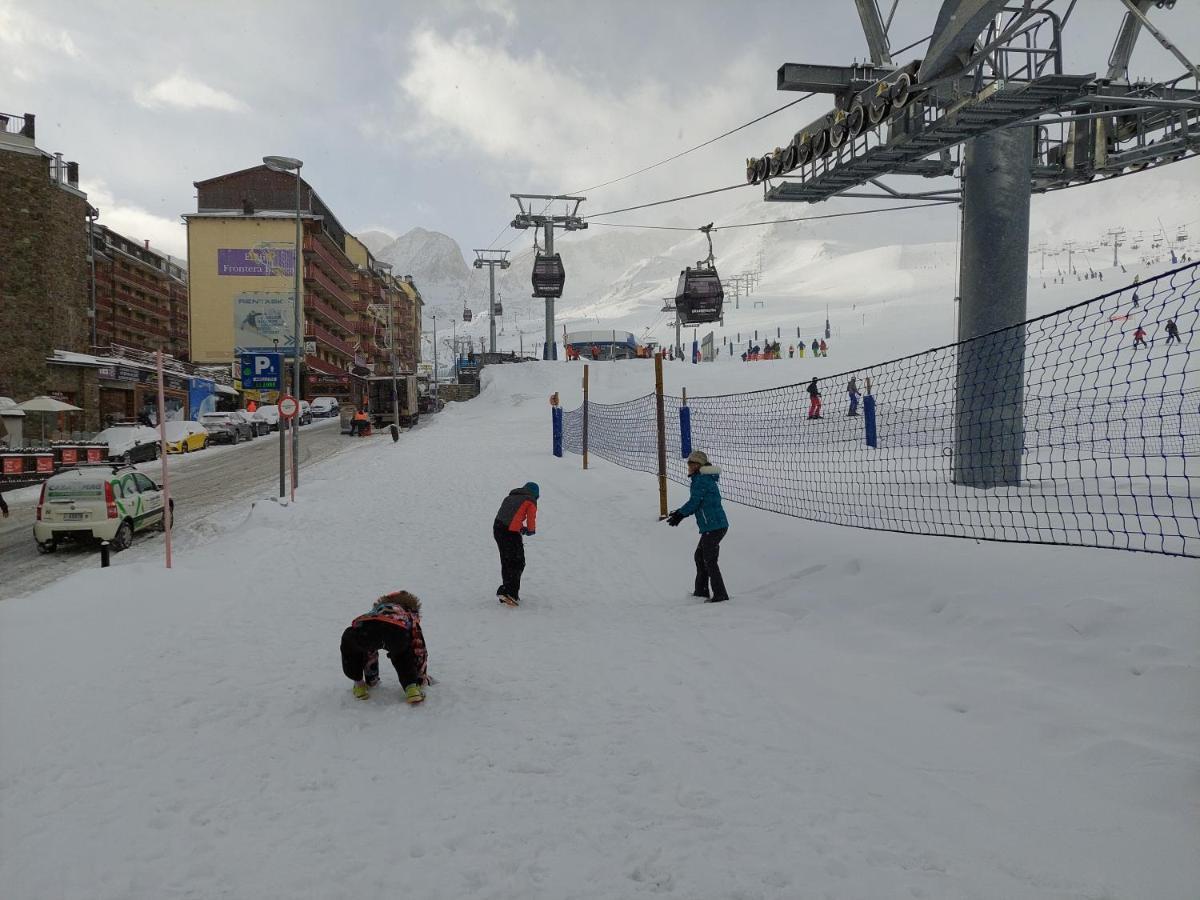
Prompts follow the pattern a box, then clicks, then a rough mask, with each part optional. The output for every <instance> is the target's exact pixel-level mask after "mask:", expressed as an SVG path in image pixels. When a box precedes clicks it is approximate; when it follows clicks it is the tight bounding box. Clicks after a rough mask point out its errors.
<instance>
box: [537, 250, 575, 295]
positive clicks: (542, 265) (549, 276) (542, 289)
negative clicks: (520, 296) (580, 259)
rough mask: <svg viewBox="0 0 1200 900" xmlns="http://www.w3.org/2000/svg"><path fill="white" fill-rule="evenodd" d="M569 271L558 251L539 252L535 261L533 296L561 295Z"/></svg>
mask: <svg viewBox="0 0 1200 900" xmlns="http://www.w3.org/2000/svg"><path fill="white" fill-rule="evenodd" d="M566 280H567V273H566V272H565V271H564V270H563V264H562V257H561V256H559V255H558V254H557V253H553V254H551V255H549V256H547V255H546V254H544V253H539V254H538V255H537V257H536V258H535V259H534V261H533V296H535V297H561V296H562V292H563V285H564V284H565V283H566Z"/></svg>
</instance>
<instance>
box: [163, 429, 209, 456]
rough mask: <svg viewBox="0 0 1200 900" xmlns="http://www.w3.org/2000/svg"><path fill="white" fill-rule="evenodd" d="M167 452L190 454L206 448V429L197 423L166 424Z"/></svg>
mask: <svg viewBox="0 0 1200 900" xmlns="http://www.w3.org/2000/svg"><path fill="white" fill-rule="evenodd" d="M166 431H167V452H168V453H190V452H192V451H193V450H203V449H204V448H205V447H207V446H208V429H207V428H205V427H204V426H203V425H201V424H200V423H199V422H168V423H167V428H166Z"/></svg>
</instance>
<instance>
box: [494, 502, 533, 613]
mask: <svg viewBox="0 0 1200 900" xmlns="http://www.w3.org/2000/svg"><path fill="white" fill-rule="evenodd" d="M492 536H493V537H495V538H496V546H497V547H498V548H499V549H500V579H501V581H502V584H501V585H500V587H498V588H497V589H496V596H497V597H498V596H500V595H501V594H503V595H505V596H506V597H512V598H513V599H514V600H520V599H521V573H522V572H524V571H525V542H524V541H522V540H521V535H520V533H519V532H516V531H509V530H508V529H507V528H506V527H505V526H504V523H503V522H501V521H499V520H497V521H496V522H495V523H494V524H493V525H492Z"/></svg>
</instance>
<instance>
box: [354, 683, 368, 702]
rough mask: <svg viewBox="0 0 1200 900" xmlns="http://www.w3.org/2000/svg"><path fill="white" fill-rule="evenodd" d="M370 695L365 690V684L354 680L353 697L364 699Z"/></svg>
mask: <svg viewBox="0 0 1200 900" xmlns="http://www.w3.org/2000/svg"><path fill="white" fill-rule="evenodd" d="M369 696H371V695H370V693H369V692H368V691H367V686H366V684H364V683H363V682H361V681H356V682H354V699H355V700H366V699H367V698H368V697H369Z"/></svg>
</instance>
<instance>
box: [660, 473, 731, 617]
mask: <svg viewBox="0 0 1200 900" xmlns="http://www.w3.org/2000/svg"><path fill="white" fill-rule="evenodd" d="M687 468H688V478H690V479H691V482H692V484H691V496H690V497H689V498H688V502H687V503H685V504H684V505H683V506H681V507H679V509H676V510H672V512H671V514H670V515H669V516H667V524H668V525H670V526H671V527H672V528H674V527H675V526H677V525H678V524H679V523H680V522H682V521H683V520H684V519H686V518H687V517H688V516H690V515H695V517H696V527H697V528H699V529H700V543H698V544H697V545H696V553H695V555H694V556H693V559H694V560H695V562H696V584H695V588H694V589H693V591H692V596H695V597H703V598H704V600H705V602H706V603H722V602H724V601H726V600H728V599H729V592H728V591H726V590H725V579H723V578H722V577H721V569H720V567H719V566H718V565H717V557H718V556H719V555H720V552H721V539H722V538H724V537H725V535H726V533H728V531H729V520H728V519H727V518H725V509H724V508H723V507H722V506H721V489H720V488H719V487H718V485H717V482H718V481H719V480H720V477H721V469H720V467H719V466H714V465H713V464H712V463H711V462H710V461H709V458H708V456H707V455H706V454H705V453H704V451H703V450H693V451H692V452H691V453H689V454H688V458H687Z"/></svg>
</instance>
